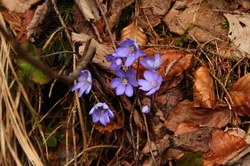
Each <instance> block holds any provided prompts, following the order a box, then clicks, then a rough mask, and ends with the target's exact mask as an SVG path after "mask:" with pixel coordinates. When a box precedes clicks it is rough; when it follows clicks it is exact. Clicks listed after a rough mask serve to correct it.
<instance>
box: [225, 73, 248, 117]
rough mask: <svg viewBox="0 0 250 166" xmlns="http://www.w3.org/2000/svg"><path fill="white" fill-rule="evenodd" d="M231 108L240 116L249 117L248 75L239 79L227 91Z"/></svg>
mask: <svg viewBox="0 0 250 166" xmlns="http://www.w3.org/2000/svg"><path fill="white" fill-rule="evenodd" d="M229 93H230V95H231V98H232V100H233V105H232V106H233V108H234V109H236V111H237V113H238V114H239V115H242V116H248V117H250V73H248V74H246V75H245V76H244V77H241V78H240V79H239V80H238V81H237V82H235V83H234V84H233V86H232V87H231V89H230V90H229Z"/></svg>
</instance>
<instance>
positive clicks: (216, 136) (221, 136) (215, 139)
mask: <svg viewBox="0 0 250 166" xmlns="http://www.w3.org/2000/svg"><path fill="white" fill-rule="evenodd" d="M209 145H210V147H211V151H210V152H208V153H206V154H204V159H205V161H204V166H213V165H220V164H226V163H227V161H228V160H230V159H232V158H233V157H234V155H235V154H237V153H238V152H240V151H241V150H242V149H244V148H245V147H247V146H248V144H247V142H246V141H245V139H244V138H241V137H238V136H235V135H230V134H229V133H228V132H224V131H222V130H220V129H215V130H214V132H213V134H212V138H211V141H210V143H209Z"/></svg>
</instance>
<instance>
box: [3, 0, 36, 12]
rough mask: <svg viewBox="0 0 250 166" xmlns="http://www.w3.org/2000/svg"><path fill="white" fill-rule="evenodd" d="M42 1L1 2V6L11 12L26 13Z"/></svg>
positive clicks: (6, 0)
mask: <svg viewBox="0 0 250 166" xmlns="http://www.w3.org/2000/svg"><path fill="white" fill-rule="evenodd" d="M40 1H41V0H1V2H0V4H1V5H2V6H3V7H5V8H7V9H8V10H10V11H13V12H16V13H24V12H25V11H27V10H29V8H30V7H31V6H32V5H34V4H36V3H38V2H40Z"/></svg>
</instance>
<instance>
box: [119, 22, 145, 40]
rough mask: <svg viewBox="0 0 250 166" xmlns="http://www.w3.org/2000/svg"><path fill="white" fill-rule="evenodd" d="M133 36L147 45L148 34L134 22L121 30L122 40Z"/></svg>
mask: <svg viewBox="0 0 250 166" xmlns="http://www.w3.org/2000/svg"><path fill="white" fill-rule="evenodd" d="M127 37H128V38H131V39H133V40H135V41H137V42H138V44H139V45H145V44H146V43H147V36H146V35H145V34H144V31H143V29H142V28H141V27H140V26H138V25H136V24H135V22H132V23H131V24H129V25H128V26H126V27H125V28H123V30H122V31H121V38H120V41H123V40H126V38H127Z"/></svg>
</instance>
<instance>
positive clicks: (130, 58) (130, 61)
mask: <svg viewBox="0 0 250 166" xmlns="http://www.w3.org/2000/svg"><path fill="white" fill-rule="evenodd" d="M135 60H136V57H134V56H133V55H130V56H129V57H127V60H126V62H125V66H131V65H132V64H133V63H134V61H135Z"/></svg>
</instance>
